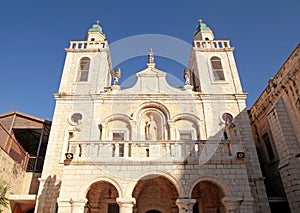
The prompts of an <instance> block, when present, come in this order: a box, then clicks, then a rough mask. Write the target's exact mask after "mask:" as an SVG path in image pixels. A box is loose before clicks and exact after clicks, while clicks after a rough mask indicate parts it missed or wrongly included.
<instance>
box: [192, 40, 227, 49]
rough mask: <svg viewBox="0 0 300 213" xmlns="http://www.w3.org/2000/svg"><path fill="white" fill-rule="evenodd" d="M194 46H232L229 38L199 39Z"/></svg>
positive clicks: (218, 47)
mask: <svg viewBox="0 0 300 213" xmlns="http://www.w3.org/2000/svg"><path fill="white" fill-rule="evenodd" d="M194 47H196V48H200V49H224V48H230V42H229V40H208V41H202V40H197V41H194Z"/></svg>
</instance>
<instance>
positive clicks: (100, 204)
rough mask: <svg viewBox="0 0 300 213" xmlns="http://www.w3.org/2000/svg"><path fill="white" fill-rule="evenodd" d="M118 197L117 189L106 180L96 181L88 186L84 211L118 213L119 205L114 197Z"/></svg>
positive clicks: (90, 212)
mask: <svg viewBox="0 0 300 213" xmlns="http://www.w3.org/2000/svg"><path fill="white" fill-rule="evenodd" d="M117 197H119V193H118V190H117V189H116V187H115V186H114V185H112V184H111V183H109V182H107V181H98V182H95V183H93V184H92V185H91V186H90V189H89V190H88V192H87V195H86V198H87V200H88V201H87V204H86V206H85V212H89V213H93V212H95V213H96V212H99V213H107V212H108V213H119V205H118V204H117V202H116V198H117Z"/></svg>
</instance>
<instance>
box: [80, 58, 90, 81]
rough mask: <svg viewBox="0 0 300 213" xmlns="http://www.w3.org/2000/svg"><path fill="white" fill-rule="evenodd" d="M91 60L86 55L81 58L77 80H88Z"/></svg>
mask: <svg viewBox="0 0 300 213" xmlns="http://www.w3.org/2000/svg"><path fill="white" fill-rule="evenodd" d="M90 61H91V60H90V59H89V58H88V57H84V58H82V59H80V65H79V70H78V78H77V81H87V80H88V75H89V69H90Z"/></svg>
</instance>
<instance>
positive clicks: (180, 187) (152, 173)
mask: <svg viewBox="0 0 300 213" xmlns="http://www.w3.org/2000/svg"><path fill="white" fill-rule="evenodd" d="M151 176H153V177H158V176H163V177H165V178H166V179H168V180H169V181H170V182H171V183H172V184H173V185H174V186H175V188H176V190H177V192H178V195H179V197H186V192H185V190H184V187H183V185H182V184H181V182H180V181H179V180H178V178H177V177H175V176H174V175H172V174H170V173H168V172H166V171H153V170H143V171H142V172H140V174H138V175H136V176H135V177H134V181H132V182H131V183H130V184H129V185H128V187H127V190H126V192H125V193H126V195H132V192H133V191H134V188H135V187H136V186H137V184H138V182H139V180H141V179H143V178H146V177H151Z"/></svg>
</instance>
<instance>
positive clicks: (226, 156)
mask: <svg viewBox="0 0 300 213" xmlns="http://www.w3.org/2000/svg"><path fill="white" fill-rule="evenodd" d="M240 150H241V149H240V141H238V140H235V141H232V140H230V141H229V140H221V141H217V140H206V141H151V142H149V141H70V142H69V147H68V153H72V154H73V156H72V157H73V159H72V161H75V162H78V163H80V162H82V163H83V162H87V161H88V162H99V163H100V162H120V163H122V162H125V161H126V160H130V161H131V162H135V163H137V162H139V163H141V162H148V161H159V162H168V161H172V162H174V161H197V162H199V161H201V160H203V161H205V162H206V161H208V160H210V161H212V160H222V161H224V160H225V161H226V160H229V161H232V160H235V159H236V157H235V156H236V152H237V151H240ZM126 162H127V163H128V162H129V161H126Z"/></svg>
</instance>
